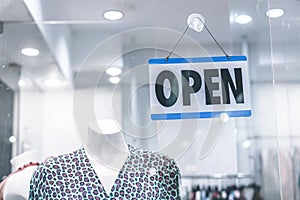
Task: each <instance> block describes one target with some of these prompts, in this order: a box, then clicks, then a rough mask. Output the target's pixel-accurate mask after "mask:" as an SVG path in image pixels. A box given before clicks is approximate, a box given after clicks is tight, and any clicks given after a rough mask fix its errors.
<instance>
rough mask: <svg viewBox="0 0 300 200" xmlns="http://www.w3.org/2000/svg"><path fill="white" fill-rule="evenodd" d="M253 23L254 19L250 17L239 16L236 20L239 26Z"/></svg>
mask: <svg viewBox="0 0 300 200" xmlns="http://www.w3.org/2000/svg"><path fill="white" fill-rule="evenodd" d="M251 21H252V17H251V16H249V15H239V16H237V17H236V18H235V22H236V23H238V24H248V23H250V22H251Z"/></svg>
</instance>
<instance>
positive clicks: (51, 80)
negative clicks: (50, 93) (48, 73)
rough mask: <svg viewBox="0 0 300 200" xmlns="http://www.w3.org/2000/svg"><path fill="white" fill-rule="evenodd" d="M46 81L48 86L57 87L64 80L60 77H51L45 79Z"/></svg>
mask: <svg viewBox="0 0 300 200" xmlns="http://www.w3.org/2000/svg"><path fill="white" fill-rule="evenodd" d="M44 83H45V85H46V86H48V87H57V86H59V85H60V84H61V83H62V81H61V80H60V79H58V78H49V79H46V80H44Z"/></svg>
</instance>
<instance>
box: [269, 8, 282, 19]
mask: <svg viewBox="0 0 300 200" xmlns="http://www.w3.org/2000/svg"><path fill="white" fill-rule="evenodd" d="M266 15H267V16H268V17H271V18H277V17H281V16H282V15H284V10H283V9H281V8H276V9H270V10H268V11H267V12H266Z"/></svg>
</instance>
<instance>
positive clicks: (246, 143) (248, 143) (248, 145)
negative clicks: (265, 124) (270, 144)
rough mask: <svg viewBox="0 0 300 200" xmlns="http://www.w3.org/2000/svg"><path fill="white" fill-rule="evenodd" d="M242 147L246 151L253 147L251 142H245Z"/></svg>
mask: <svg viewBox="0 0 300 200" xmlns="http://www.w3.org/2000/svg"><path fill="white" fill-rule="evenodd" d="M242 146H243V147H244V148H245V149H248V148H249V147H251V141H250V140H245V141H244V142H243V144H242Z"/></svg>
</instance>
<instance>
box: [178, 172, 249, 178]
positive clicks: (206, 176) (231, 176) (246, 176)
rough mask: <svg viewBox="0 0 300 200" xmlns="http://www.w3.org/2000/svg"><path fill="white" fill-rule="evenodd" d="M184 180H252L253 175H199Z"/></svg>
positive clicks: (186, 176)
mask: <svg viewBox="0 0 300 200" xmlns="http://www.w3.org/2000/svg"><path fill="white" fill-rule="evenodd" d="M181 178H182V179H252V178H253V175H252V174H246V173H237V174H199V175H183V176H181Z"/></svg>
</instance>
